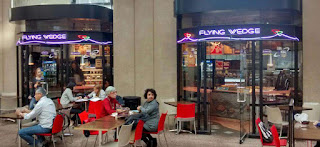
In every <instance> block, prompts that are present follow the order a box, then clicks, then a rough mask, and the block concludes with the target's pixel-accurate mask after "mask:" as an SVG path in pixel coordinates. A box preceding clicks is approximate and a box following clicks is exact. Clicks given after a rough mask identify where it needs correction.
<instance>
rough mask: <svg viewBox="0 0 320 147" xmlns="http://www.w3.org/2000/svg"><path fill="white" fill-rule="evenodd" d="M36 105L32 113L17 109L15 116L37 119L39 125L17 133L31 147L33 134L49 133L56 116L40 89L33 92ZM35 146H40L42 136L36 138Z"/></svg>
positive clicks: (48, 100) (54, 109)
mask: <svg viewBox="0 0 320 147" xmlns="http://www.w3.org/2000/svg"><path fill="white" fill-rule="evenodd" d="M35 99H36V101H37V104H36V105H35V107H34V109H33V110H32V111H30V110H28V109H23V110H19V109H17V111H16V114H17V115H20V116H21V117H23V118H24V119H33V118H36V117H38V120H39V124H38V125H35V126H32V127H28V128H23V129H21V130H20V131H19V136H20V137H21V138H22V139H24V140H25V141H27V142H28V143H29V145H31V146H33V136H32V135H33V134H38V133H50V132H51V129H52V125H53V119H54V118H55V116H56V107H55V105H54V103H53V101H52V100H51V99H49V98H47V96H46V91H45V90H44V89H43V88H42V87H40V88H38V89H37V90H36V92H35ZM37 138H38V139H37V140H36V142H35V143H36V145H37V146H42V142H43V140H44V137H43V136H37Z"/></svg>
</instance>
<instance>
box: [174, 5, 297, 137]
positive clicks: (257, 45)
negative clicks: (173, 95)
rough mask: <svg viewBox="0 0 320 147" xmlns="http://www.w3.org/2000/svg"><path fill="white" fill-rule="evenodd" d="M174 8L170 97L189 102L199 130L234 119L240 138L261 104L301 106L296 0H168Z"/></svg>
mask: <svg viewBox="0 0 320 147" xmlns="http://www.w3.org/2000/svg"><path fill="white" fill-rule="evenodd" d="M175 13H176V17H177V29H178V32H177V47H178V48H177V54H178V60H177V63H178V68H177V71H178V91H177V92H178V100H184V101H193V102H195V103H196V112H197V113H196V119H197V129H198V130H199V132H202V133H211V129H212V127H211V125H213V124H216V123H218V122H219V123H223V122H224V121H225V122H228V121H229V122H230V121H234V120H235V121H236V122H239V124H240V127H239V129H235V130H237V131H239V132H240V143H242V142H243V141H244V139H245V137H247V136H249V135H250V134H251V135H252V136H255V135H257V130H256V126H255V125H254V124H255V119H256V118H257V117H260V118H263V113H264V106H266V105H268V106H273V105H288V103H289V100H290V99H291V98H292V99H294V100H295V105H302V94H301V93H302V82H300V81H301V79H302V73H301V71H302V60H301V58H302V42H301V40H302V29H301V26H302V25H301V17H302V15H301V13H302V12H301V1H299V0H294V1H281V2H279V1H274V0H271V1H270V0H263V1H253V0H245V1H236V0H227V1H218V0H200V1H192V0H184V1H182V0H181V1H179V0H176V1H175ZM282 74H283V75H285V76H286V77H287V86H286V87H283V89H281V88H279V86H277V85H278V83H279V82H277V80H278V79H279V78H278V76H279V75H282ZM252 89H255V90H252ZM273 91H275V93H277V92H280V91H281V92H286V94H285V96H283V97H285V98H283V97H282V98H279V97H278V95H276V94H273V95H272V96H271V95H267V94H265V93H268V92H269V93H271V92H273ZM217 120H219V121H217ZM221 120H223V121H221Z"/></svg>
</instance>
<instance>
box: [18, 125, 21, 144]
mask: <svg viewBox="0 0 320 147" xmlns="http://www.w3.org/2000/svg"><path fill="white" fill-rule="evenodd" d="M17 121H18V131H20V129H21V120H20V119H17ZM18 137H19V138H18V147H21V137H20V136H18Z"/></svg>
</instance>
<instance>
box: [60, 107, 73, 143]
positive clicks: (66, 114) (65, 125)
mask: <svg viewBox="0 0 320 147" xmlns="http://www.w3.org/2000/svg"><path fill="white" fill-rule="evenodd" d="M71 109H72V107H70V108H66V109H61V110H60V112H61V113H62V114H64V115H63V116H64V121H63V122H64V123H63V130H66V129H68V131H69V132H68V133H66V132H65V133H64V134H63V135H64V136H71V143H73V134H72V133H71V130H70V119H71V114H70V111H71Z"/></svg>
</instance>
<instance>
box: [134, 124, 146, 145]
mask: <svg viewBox="0 0 320 147" xmlns="http://www.w3.org/2000/svg"><path fill="white" fill-rule="evenodd" d="M143 125H144V122H143V121H142V120H139V122H138V124H137V127H136V131H135V134H134V141H137V140H140V139H141V138H142V131H143Z"/></svg>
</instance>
